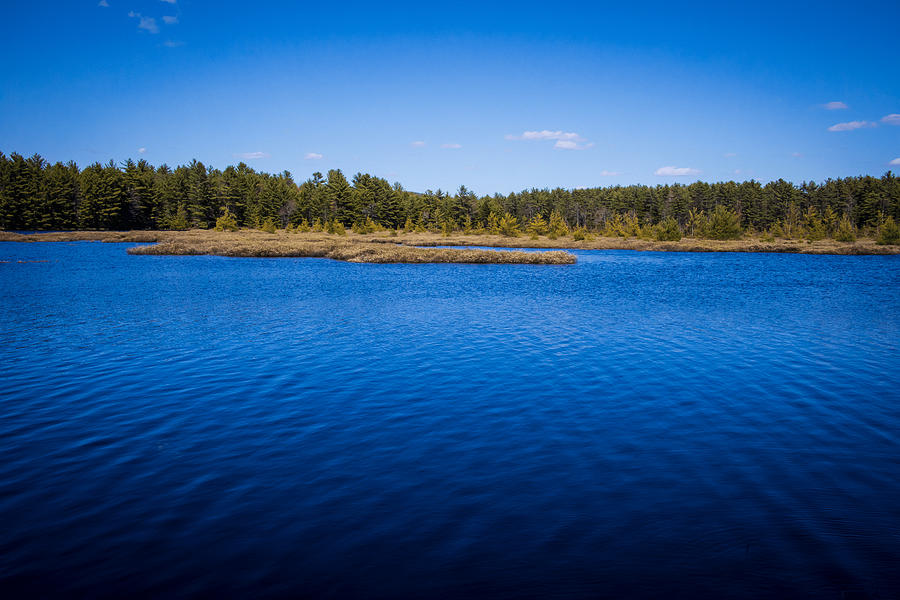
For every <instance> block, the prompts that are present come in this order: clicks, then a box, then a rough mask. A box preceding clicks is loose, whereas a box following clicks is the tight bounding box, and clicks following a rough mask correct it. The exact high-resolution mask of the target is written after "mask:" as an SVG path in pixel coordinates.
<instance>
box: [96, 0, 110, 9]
mask: <svg viewBox="0 0 900 600" xmlns="http://www.w3.org/2000/svg"><path fill="white" fill-rule="evenodd" d="M97 6H104V7H106V8H109V2H107V1H106V0H100V2H98V3H97Z"/></svg>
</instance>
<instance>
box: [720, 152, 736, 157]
mask: <svg viewBox="0 0 900 600" xmlns="http://www.w3.org/2000/svg"><path fill="white" fill-rule="evenodd" d="M722 156H724V157H725V158H734V157H735V156H737V152H726V153H725V154H723V155H722Z"/></svg>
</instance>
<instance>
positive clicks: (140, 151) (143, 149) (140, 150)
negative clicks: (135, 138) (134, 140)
mask: <svg viewBox="0 0 900 600" xmlns="http://www.w3.org/2000/svg"><path fill="white" fill-rule="evenodd" d="M146 152H147V149H146V148H138V154H144V153H146Z"/></svg>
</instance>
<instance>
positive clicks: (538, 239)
mask: <svg viewBox="0 0 900 600" xmlns="http://www.w3.org/2000/svg"><path fill="white" fill-rule="evenodd" d="M579 237H580V236H579ZM88 240H91V241H103V242H131V243H157V244H158V245H157V246H149V247H136V248H132V249H130V250H129V252H131V253H132V254H217V255H221V256H260V257H275V256H295V257H296V256H314V257H324V258H333V259H335V260H346V261H351V262H409V263H421V262H470V263H523V264H571V263H574V262H575V257H574V256H572V255H571V254H568V253H565V252H557V253H535V252H529V253H525V252H498V251H491V250H474V249H457V248H430V247H431V246H494V247H500V248H535V249H549V250H555V249H558V250H566V249H581V250H655V251H671V252H786V253H803V254H900V246H885V245H878V244H876V243H875V240H873V239H868V238H860V239H857V240H856V241H853V242H838V241H835V240H833V239H823V240H816V241H812V242H811V243H809V244H807V243H800V241H799V240H789V239H782V238H779V237H774V236H768V235H762V236H745V237H743V238H741V239H738V240H708V239H699V238H691V237H685V238H682V239H681V240H679V241H657V240H653V239H642V238H638V237H621V236H615V237H610V236H596V237H595V236H594V235H591V236H586V237H585V239H583V240H576V239H574V238H573V236H572V234H571V232H570V233H569V234H567V235H562V236H558V235H557V236H555V237H554V236H550V235H536V234H535V235H531V236H522V237H515V238H511V237H507V236H504V235H500V234H475V233H468V234H463V233H457V234H453V235H450V236H445V235H443V234H442V233H430V232H417V231H409V232H405V231H402V230H401V231H399V232H398V231H387V232H377V233H368V234H357V233H353V232H346V233H345V235H335V234H328V233H325V232H322V231H319V232H316V231H308V232H298V231H297V230H296V229H295V230H294V232H291V233H288V232H286V231H284V230H277V231H276V232H275V233H266V232H263V231H259V230H250V229H243V230H241V231H237V232H230V231H212V230H203V229H193V230H189V231H73V232H57V233H41V234H32V235H21V234H17V233H11V232H0V241H20V242H33V241H46V242H68V241H88Z"/></svg>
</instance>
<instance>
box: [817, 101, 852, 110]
mask: <svg viewBox="0 0 900 600" xmlns="http://www.w3.org/2000/svg"><path fill="white" fill-rule="evenodd" d="M822 108H824V109H825V110H844V109H847V108H850V107H849V106H847V105H846V104H844V103H843V102H826V103H825V104H823V105H822Z"/></svg>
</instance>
